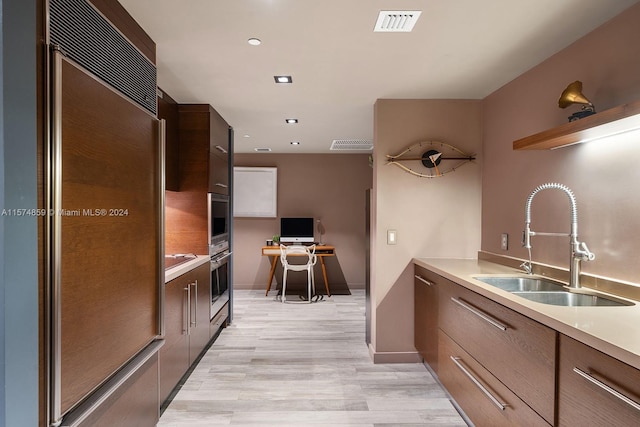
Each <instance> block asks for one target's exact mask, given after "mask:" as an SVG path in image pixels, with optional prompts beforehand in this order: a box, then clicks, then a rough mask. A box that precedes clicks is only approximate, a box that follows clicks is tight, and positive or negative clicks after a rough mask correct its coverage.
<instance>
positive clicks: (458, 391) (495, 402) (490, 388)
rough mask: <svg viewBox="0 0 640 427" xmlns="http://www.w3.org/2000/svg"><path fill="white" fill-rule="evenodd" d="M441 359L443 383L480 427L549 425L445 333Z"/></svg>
mask: <svg viewBox="0 0 640 427" xmlns="http://www.w3.org/2000/svg"><path fill="white" fill-rule="evenodd" d="M438 358H439V362H438V366H439V372H438V377H439V378H440V381H441V382H442V384H443V385H444V386H445V387H446V388H447V390H448V391H449V393H450V394H451V395H452V396H453V398H454V399H455V401H456V402H457V403H458V404H459V405H460V407H461V408H462V410H463V411H464V412H465V413H466V414H467V416H468V417H469V418H470V419H471V421H473V422H474V423H475V424H476V425H478V426H492V427H499V426H516V425H520V426H527V427H529V426H547V427H548V426H549V424H548V423H547V422H546V421H545V420H544V419H543V418H542V417H540V416H539V415H538V414H536V413H535V411H533V410H532V409H531V408H530V407H529V406H528V405H527V404H525V403H524V402H522V400H520V399H519V398H518V396H516V395H515V394H514V393H512V392H511V391H510V390H509V389H508V388H507V387H505V386H504V384H502V383H501V382H500V381H498V380H497V379H496V378H495V377H494V376H493V375H491V373H490V372H489V371H487V370H486V369H484V368H483V367H482V365H480V364H479V363H478V362H477V361H476V360H475V359H473V357H471V356H469V354H468V353H467V352H465V351H464V350H463V349H462V348H461V347H460V346H458V345H457V344H456V343H455V342H454V341H453V340H452V339H450V338H449V337H448V336H447V335H446V334H445V333H443V332H442V331H440V333H439V343H438ZM454 359H455V360H454Z"/></svg>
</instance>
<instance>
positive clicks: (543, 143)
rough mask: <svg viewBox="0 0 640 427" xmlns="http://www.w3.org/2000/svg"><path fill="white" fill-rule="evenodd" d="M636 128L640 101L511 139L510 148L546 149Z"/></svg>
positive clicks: (639, 112) (638, 127)
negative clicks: (511, 145) (512, 140)
mask: <svg viewBox="0 0 640 427" xmlns="http://www.w3.org/2000/svg"><path fill="white" fill-rule="evenodd" d="M634 129H640V101H636V102H632V103H629V104H624V105H620V106H618V107H615V108H611V109H609V110H606V111H602V112H600V113H596V114H594V115H592V116H588V117H585V118H583V119H580V120H576V121H574V122H569V123H565V124H564V125H561V126H558V127H555V128H553V129H549V130H546V131H544V132H540V133H537V134H535V135H531V136H527V137H525V138H522V139H518V140H517V141H514V142H513V149H514V150H550V149H554V148H559V147H564V146H566V145H571V144H576V143H578V142H587V141H592V140H594V139H599V138H604V137H606V136H611V135H615V134H618V133H623V132H628V131H631V130H634Z"/></svg>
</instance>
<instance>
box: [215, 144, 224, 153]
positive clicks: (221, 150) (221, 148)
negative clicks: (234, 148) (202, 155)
mask: <svg viewBox="0 0 640 427" xmlns="http://www.w3.org/2000/svg"><path fill="white" fill-rule="evenodd" d="M216 148H217V149H218V151H220V152H222V153H224V154H227V150H225V149H224V148H223V147H221V146H219V145H216Z"/></svg>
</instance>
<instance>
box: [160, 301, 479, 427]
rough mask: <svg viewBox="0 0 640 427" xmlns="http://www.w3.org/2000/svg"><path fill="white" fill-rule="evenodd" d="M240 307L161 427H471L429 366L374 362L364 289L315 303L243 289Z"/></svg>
mask: <svg viewBox="0 0 640 427" xmlns="http://www.w3.org/2000/svg"><path fill="white" fill-rule="evenodd" d="M274 295H275V294H274ZM234 303H235V310H234V322H233V324H232V325H230V326H229V327H228V328H226V329H225V330H223V332H222V334H221V335H220V336H219V337H218V339H217V340H216V341H215V343H214V344H213V345H212V346H211V348H210V349H209V351H208V352H207V353H206V354H205V355H204V356H203V358H202V360H201V361H200V363H199V364H198V366H197V367H196V368H195V370H194V371H193V373H192V374H191V376H190V377H189V380H188V381H187V382H186V384H185V385H184V386H183V388H182V389H181V390H180V391H179V392H178V394H177V395H176V397H175V399H174V400H173V402H172V403H171V404H170V405H169V407H168V408H167V409H166V411H165V412H164V414H163V415H162V417H161V419H160V423H159V424H158V426H174V427H179V426H189V427H191V426H211V425H218V424H230V425H234V426H241V425H247V426H249V425H250V426H256V425H262V426H278V427H283V426H296V427H299V426H305V425H313V426H314V427H320V426H360V427H364V426H370V427H373V426H375V427H385V426H405V427H408V426H436V425H437V426H465V425H466V424H465V423H464V421H463V420H462V418H461V417H460V416H459V415H458V413H457V412H456V410H455V409H454V408H453V406H452V405H451V403H450V401H449V400H448V399H447V397H446V396H445V393H444V392H443V391H442V389H441V388H440V386H439V385H438V384H437V383H436V382H435V380H434V379H433V377H432V376H431V375H430V373H429V372H428V371H427V370H426V368H425V367H424V366H422V365H421V364H385V365H380V364H378V365H374V364H373V363H372V362H371V359H370V358H369V353H368V350H367V346H366V344H365V342H364V292H363V291H359V290H356V291H355V292H354V294H353V295H334V296H333V297H331V298H325V300H324V301H321V302H318V303H314V304H311V305H309V304H289V303H287V304H282V303H280V302H276V301H275V300H274V296H269V297H265V296H264V292H261V291H236V292H235V297H234Z"/></svg>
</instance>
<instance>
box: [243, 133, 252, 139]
mask: <svg viewBox="0 0 640 427" xmlns="http://www.w3.org/2000/svg"><path fill="white" fill-rule="evenodd" d="M242 137H243V138H251V135H249V134H248V133H245V134H244V135H242Z"/></svg>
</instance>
